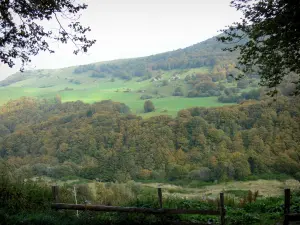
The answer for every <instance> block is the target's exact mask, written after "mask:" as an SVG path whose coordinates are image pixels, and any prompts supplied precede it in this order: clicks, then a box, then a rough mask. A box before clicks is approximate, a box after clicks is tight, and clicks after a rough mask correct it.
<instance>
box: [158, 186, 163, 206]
mask: <svg viewBox="0 0 300 225" xmlns="http://www.w3.org/2000/svg"><path fill="white" fill-rule="evenodd" d="M157 194H158V201H159V207H160V208H161V209H162V207H163V204H162V192H161V188H157Z"/></svg>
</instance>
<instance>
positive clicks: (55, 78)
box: [0, 67, 226, 117]
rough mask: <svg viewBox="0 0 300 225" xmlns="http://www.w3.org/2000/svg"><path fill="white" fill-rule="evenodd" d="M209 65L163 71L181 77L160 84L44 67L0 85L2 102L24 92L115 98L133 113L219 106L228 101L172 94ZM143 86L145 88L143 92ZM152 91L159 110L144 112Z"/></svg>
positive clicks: (91, 99)
mask: <svg viewBox="0 0 300 225" xmlns="http://www.w3.org/2000/svg"><path fill="white" fill-rule="evenodd" d="M208 71H209V69H208V68H206V67H203V68H196V69H188V70H171V71H167V72H164V73H160V76H161V77H162V79H163V80H168V79H170V78H171V77H172V76H173V75H174V74H175V73H176V74H178V76H179V77H180V78H181V79H180V80H175V81H171V82H169V84H168V85H166V86H160V85H158V84H159V83H160V82H156V83H155V82H152V81H151V80H150V79H148V80H145V81H141V82H140V81H138V78H134V79H132V80H129V81H124V80H121V79H117V78H116V79H115V80H114V82H111V79H110V78H93V77H91V76H90V74H89V72H86V73H83V74H80V75H78V74H72V69H71V68H65V69H63V70H61V69H59V70H50V71H48V70H43V71H34V72H31V73H30V76H28V78H27V79H24V80H22V81H18V82H15V83H13V84H11V85H9V86H5V87H0V104H1V105H2V104H4V103H5V102H7V101H9V100H13V99H17V98H20V97H22V96H30V97H37V98H46V99H48V98H54V97H55V96H57V95H59V96H60V97H61V100H62V102H70V101H77V100H80V101H83V102H86V103H93V102H97V101H102V100H109V99H110V100H113V101H116V102H122V103H125V104H126V105H128V106H129V107H130V109H131V111H132V113H135V114H138V115H141V116H143V117H151V116H154V115H162V114H163V115H171V116H176V114H177V112H178V111H179V110H181V109H184V108H191V107H218V106H223V105H226V104H224V103H221V102H218V99H217V98H218V97H201V98H187V97H176V96H172V93H173V91H174V89H175V88H176V87H181V88H182V89H183V92H184V93H185V94H186V93H187V91H188V88H189V87H188V86H187V85H186V84H185V83H184V82H183V79H184V77H185V76H186V75H188V74H192V73H196V72H197V73H201V72H202V73H206V72H208ZM70 77H72V79H76V80H77V81H79V82H80V84H74V83H70V82H68V79H70ZM141 90H142V91H143V92H141ZM143 94H147V95H151V96H152V99H151V101H152V102H153V103H154V106H155V108H156V110H155V112H151V113H147V114H146V113H144V109H143V106H144V102H145V100H142V99H140V97H141V95H143Z"/></svg>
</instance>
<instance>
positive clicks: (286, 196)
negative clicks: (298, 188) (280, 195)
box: [283, 189, 300, 225]
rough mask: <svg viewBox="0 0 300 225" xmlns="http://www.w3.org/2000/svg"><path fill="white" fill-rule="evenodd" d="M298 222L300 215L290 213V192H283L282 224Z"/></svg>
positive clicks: (286, 190) (287, 190)
mask: <svg viewBox="0 0 300 225" xmlns="http://www.w3.org/2000/svg"><path fill="white" fill-rule="evenodd" d="M293 221H300V213H291V190H290V189H285V190H284V222H283V225H288V224H289V223H290V222H293Z"/></svg>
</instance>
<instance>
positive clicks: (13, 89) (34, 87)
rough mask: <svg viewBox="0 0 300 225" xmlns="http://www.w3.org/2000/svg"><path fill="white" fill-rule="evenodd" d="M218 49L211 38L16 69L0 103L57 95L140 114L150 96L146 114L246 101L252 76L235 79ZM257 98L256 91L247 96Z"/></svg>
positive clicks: (231, 64)
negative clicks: (132, 54) (144, 53)
mask: <svg viewBox="0 0 300 225" xmlns="http://www.w3.org/2000/svg"><path fill="white" fill-rule="evenodd" d="M223 47H224V45H223V44H221V43H219V42H217V41H216V39H215V37H213V38H211V39H208V40H206V41H203V42H201V43H198V44H195V45H193V46H190V47H187V48H184V49H178V50H176V51H171V52H166V53H162V54H157V55H152V56H148V57H142V58H136V59H124V60H115V61H110V62H99V63H94V64H89V65H80V66H74V67H69V68H62V69H55V70H35V71H26V72H24V73H16V74H14V75H12V76H10V77H8V78H7V79H5V80H3V81H1V82H0V96H1V97H0V104H3V103H5V102H6V101H8V100H10V99H16V98H19V97H21V96H34V97H38V98H53V97H55V96H57V95H59V96H60V98H61V99H62V101H63V102H66V101H76V100H82V101H84V102H87V103H93V102H95V101H99V100H106V99H112V100H114V101H119V102H124V103H126V104H127V105H128V106H129V107H130V108H131V109H132V111H133V112H135V113H137V114H141V113H143V104H144V101H145V99H151V100H152V101H153V102H154V105H155V107H156V112H153V113H150V114H147V116H151V115H155V114H171V115H176V113H177V111H178V110H180V109H183V108H188V107H192V106H205V107H209V106H221V105H224V104H226V103H231V104H233V103H237V102H239V101H241V100H243V99H245V98H246V99H249V96H248V95H247V96H248V97H247V96H246V97H245V96H242V97H241V93H242V92H247V91H249V90H251V89H253V88H256V87H257V79H255V77H254V78H248V79H247V80H246V81H240V82H239V83H237V82H236V81H235V80H234V79H233V78H232V77H231V76H230V75H232V74H233V75H237V74H238V73H239V71H237V70H236V69H235V59H236V55H235V54H234V53H228V52H223V51H222V48H223ZM226 89H227V90H226ZM7 93H9V94H7ZM251 96H252V94H251ZM258 96H259V93H258V94H257V93H255V94H254V95H253V97H250V98H255V99H258Z"/></svg>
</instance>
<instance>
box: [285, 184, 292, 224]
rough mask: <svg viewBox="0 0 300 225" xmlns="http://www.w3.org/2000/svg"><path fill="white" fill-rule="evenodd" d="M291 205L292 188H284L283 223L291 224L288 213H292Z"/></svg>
mask: <svg viewBox="0 0 300 225" xmlns="http://www.w3.org/2000/svg"><path fill="white" fill-rule="evenodd" d="M290 207H291V190H290V189H284V222H283V225H288V224H289V218H288V214H289V213H290Z"/></svg>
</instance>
